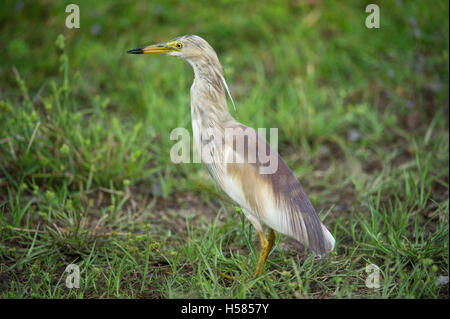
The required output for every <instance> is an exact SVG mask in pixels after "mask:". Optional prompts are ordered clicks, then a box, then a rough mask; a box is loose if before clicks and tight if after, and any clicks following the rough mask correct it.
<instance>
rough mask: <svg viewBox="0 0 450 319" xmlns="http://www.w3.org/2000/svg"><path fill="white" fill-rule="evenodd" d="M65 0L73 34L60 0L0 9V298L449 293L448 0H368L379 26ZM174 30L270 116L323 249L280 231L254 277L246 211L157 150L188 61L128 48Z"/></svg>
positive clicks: (328, 5) (334, 17)
mask: <svg viewBox="0 0 450 319" xmlns="http://www.w3.org/2000/svg"><path fill="white" fill-rule="evenodd" d="M77 4H78V5H79V7H80V13H81V25H80V29H67V28H66V27H65V24H64V23H65V19H66V16H67V15H68V14H67V13H66V12H65V5H66V4H65V3H64V1H58V2H53V1H40V2H23V1H3V2H2V3H1V4H0V9H1V10H0V17H1V19H0V21H1V22H0V29H1V32H0V43H1V45H0V52H1V56H2V58H1V59H0V78H1V82H0V298H99V297H100V298H105V297H108V298H111V297H113V298H114V297H127V298H190V297H195V298H198V297H200V298H223V297H225V298H448V275H449V256H448V252H449V246H448V242H449V234H448V217H449V130H448V110H449V104H448V82H449V81H448V79H449V77H448V67H449V65H448V52H449V50H448V48H449V45H448V39H449V32H448V29H449V28H448V15H449V10H448V3H447V1H436V2H433V5H432V6H431V5H430V4H429V3H428V2H422V1H400V0H398V1H390V2H382V3H381V4H380V23H381V24H380V28H379V29H368V28H366V27H365V24H364V22H365V19H366V17H367V15H368V13H366V12H365V5H364V4H363V2H360V1H344V2H342V1H340V2H333V1H321V0H314V1H311V0H310V1H277V2H271V3H266V4H262V3H261V2H259V1H255V2H242V1H234V0H230V1H219V2H216V3H214V5H212V4H210V2H209V1H189V2H181V3H178V2H176V1H165V2H161V3H159V4H158V3H156V2H153V1H152V2H151V3H150V2H147V1H131V0H129V1H121V2H120V3H119V2H114V3H113V2H110V1H78V2H77ZM182 34H198V35H200V36H202V37H204V38H205V39H206V40H207V41H209V42H210V44H211V45H212V46H213V47H214V48H215V49H216V51H217V53H218V56H219V58H220V61H221V62H222V64H223V66H224V70H225V77H226V79H227V81H228V83H229V85H230V89H231V93H232V95H233V98H234V100H235V102H236V107H237V110H236V111H235V110H234V109H233V108H232V107H230V112H231V114H232V115H233V116H234V117H235V118H236V119H237V120H238V121H240V122H242V123H244V124H246V125H248V126H251V127H254V128H259V127H265V128H270V127H273V128H278V150H279V152H280V154H281V156H282V157H283V158H284V159H285V161H286V162H287V164H288V165H289V166H290V167H291V169H292V170H293V172H294V174H295V175H296V176H297V178H298V179H299V180H300V182H301V183H302V185H303V187H304V189H305V191H306V193H307V194H308V195H309V197H310V199H311V201H312V203H313V205H314V206H315V208H316V210H317V212H318V214H319V216H320V218H321V219H322V220H323V222H324V224H325V225H327V226H328V228H329V229H330V230H331V232H332V233H333V235H334V236H335V238H336V248H335V250H334V251H333V252H332V253H331V254H330V255H329V256H328V257H326V258H323V259H319V258H317V257H314V256H313V255H312V254H311V253H310V251H309V250H307V249H305V248H304V247H302V246H301V245H300V244H298V243H297V242H295V241H293V240H291V239H289V238H286V237H284V236H278V239H277V242H276V245H275V248H274V250H273V251H272V253H271V255H270V256H269V259H268V262H267V264H266V267H265V269H264V272H263V274H262V276H261V277H260V278H255V277H254V276H253V272H254V269H255V266H256V261H257V253H258V246H259V243H258V236H257V235H256V234H255V232H254V230H253V228H252V226H251V225H250V223H249V222H248V221H247V220H246V219H245V217H244V216H243V214H242V213H241V212H240V210H239V208H237V207H235V206H234V204H233V203H232V202H231V201H230V200H229V199H228V198H227V197H226V196H225V195H224V194H223V193H222V192H221V191H220V190H219V189H218V188H217V187H215V186H214V184H213V183H212V180H211V179H210V178H209V176H208V175H207V172H206V169H205V167H204V166H203V165H202V164H174V163H172V162H171V161H170V155H169V154H170V148H171V147H172V145H173V144H174V143H175V142H174V141H171V140H170V138H169V136H170V132H171V131H172V129H174V128H176V127H184V128H187V129H188V130H191V126H190V109H189V87H190V85H191V83H192V79H193V74H192V71H191V68H190V66H189V65H188V64H187V63H185V62H183V61H180V60H176V59H174V58H170V57H164V56H132V55H127V54H126V51H127V50H128V49H132V48H135V47H139V46H142V45H147V44H152V43H158V42H162V41H166V40H169V39H171V38H174V37H176V36H179V35H182ZM69 264H76V265H78V266H79V269H80V273H81V278H80V288H78V289H68V288H67V287H66V285H65V282H66V277H67V276H68V273H67V272H65V269H66V267H67V265H69ZM370 264H374V265H376V266H377V267H378V268H379V274H380V286H379V287H378V288H376V287H371V286H370V285H369V287H368V286H367V285H366V279H367V278H368V276H369V275H370V274H372V273H371V272H370V271H366V267H367V266H368V265H370ZM221 273H222V274H226V275H228V276H233V277H234V280H230V279H227V278H226V277H224V276H222V275H221ZM445 277H447V284H446V283H445Z"/></svg>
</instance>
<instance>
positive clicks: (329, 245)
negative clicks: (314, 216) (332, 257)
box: [318, 223, 336, 257]
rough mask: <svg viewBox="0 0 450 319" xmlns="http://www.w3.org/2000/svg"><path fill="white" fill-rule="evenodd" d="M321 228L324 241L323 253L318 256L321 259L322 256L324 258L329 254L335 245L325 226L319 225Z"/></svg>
mask: <svg viewBox="0 0 450 319" xmlns="http://www.w3.org/2000/svg"><path fill="white" fill-rule="evenodd" d="M321 226H322V232H323V238H324V241H325V243H324V248H325V251H324V252H322V253H319V254H318V256H320V257H323V256H325V255H327V254H329V253H330V252H332V251H333V249H334V244H335V242H336V241H335V239H334V237H333V235H331V233H330V231H329V230H328V228H327V227H325V225H324V224H322V223H321Z"/></svg>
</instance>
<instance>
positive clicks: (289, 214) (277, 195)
mask: <svg viewBox="0 0 450 319" xmlns="http://www.w3.org/2000/svg"><path fill="white" fill-rule="evenodd" d="M227 127H228V128H231V129H233V137H232V138H228V139H227V138H226V141H225V148H226V149H227V152H226V153H228V155H227V157H228V158H227V160H228V161H229V163H227V164H226V173H227V174H228V176H229V178H230V179H231V180H230V181H229V182H228V184H227V187H228V188H235V189H234V190H231V191H230V190H229V191H227V190H226V191H227V193H230V192H231V193H233V194H232V195H234V196H231V197H232V198H233V197H234V198H233V199H234V200H235V201H237V202H238V203H239V204H240V205H242V206H243V207H244V208H246V209H247V210H250V211H251V212H252V213H253V214H254V215H255V216H256V217H257V218H259V220H261V221H263V222H264V223H265V224H266V225H267V226H269V227H271V228H273V229H275V230H277V231H279V232H281V233H283V234H286V235H288V236H291V237H294V238H295V239H297V240H299V241H300V242H301V243H303V244H304V245H306V246H309V247H310V248H311V249H312V251H314V252H315V253H316V254H318V255H323V254H326V253H328V252H330V251H331V250H332V249H333V247H334V238H333V236H332V235H331V234H330V233H329V231H328V230H327V229H326V227H325V226H323V224H322V223H321V221H320V220H319V217H318V216H317V214H316V211H315V210H314V207H313V206H312V204H311V202H310V200H309V198H308V196H307V195H306V194H305V192H304V191H303V188H302V186H301V184H300V182H299V181H298V180H297V178H296V177H295V176H294V174H293V173H292V171H291V170H290V169H289V167H288V166H287V165H286V163H285V162H284V161H283V159H282V158H281V157H280V156H279V155H278V153H277V152H276V151H275V150H273V149H272V148H271V147H270V146H269V144H268V143H267V142H266V140H265V139H264V138H262V137H261V136H259V135H258V134H257V133H256V132H255V131H254V130H253V129H251V128H248V127H246V126H244V125H242V124H240V123H236V122H231V123H227ZM227 140H228V142H227ZM242 145H243V146H242ZM238 159H240V160H241V163H236V161H237V160H238ZM254 159H256V160H255V161H254ZM273 165H276V168H275V170H271V169H268V168H273ZM268 171H269V172H270V171H272V172H270V173H267V174H265V172H268ZM239 194H240V195H241V196H239Z"/></svg>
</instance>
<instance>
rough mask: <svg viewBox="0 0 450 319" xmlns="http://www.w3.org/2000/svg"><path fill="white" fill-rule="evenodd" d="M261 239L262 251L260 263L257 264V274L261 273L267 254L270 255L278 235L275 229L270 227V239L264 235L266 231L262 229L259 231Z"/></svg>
mask: <svg viewBox="0 0 450 319" xmlns="http://www.w3.org/2000/svg"><path fill="white" fill-rule="evenodd" d="M258 234H259V239H260V241H261V252H260V254H259V259H258V264H257V265H256V273H255V274H256V276H259V275H261V273H262V271H263V268H264V264H265V263H266V259H267V256H268V255H269V253H270V251H271V250H272V247H273V244H274V243H275V239H276V238H277V235H276V234H275V232H274V230H273V229H272V228H269V229H268V235H269V236H268V237H269V238H268V239H267V238H266V236H265V235H264V232H263V231H262V230H259V231H258Z"/></svg>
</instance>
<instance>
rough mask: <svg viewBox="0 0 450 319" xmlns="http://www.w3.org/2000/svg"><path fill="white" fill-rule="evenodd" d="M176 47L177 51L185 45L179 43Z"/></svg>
mask: <svg viewBox="0 0 450 319" xmlns="http://www.w3.org/2000/svg"><path fill="white" fill-rule="evenodd" d="M175 47H176V48H177V49H181V48H182V47H183V45H182V44H181V43H180V42H178V43H177V44H175Z"/></svg>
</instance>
